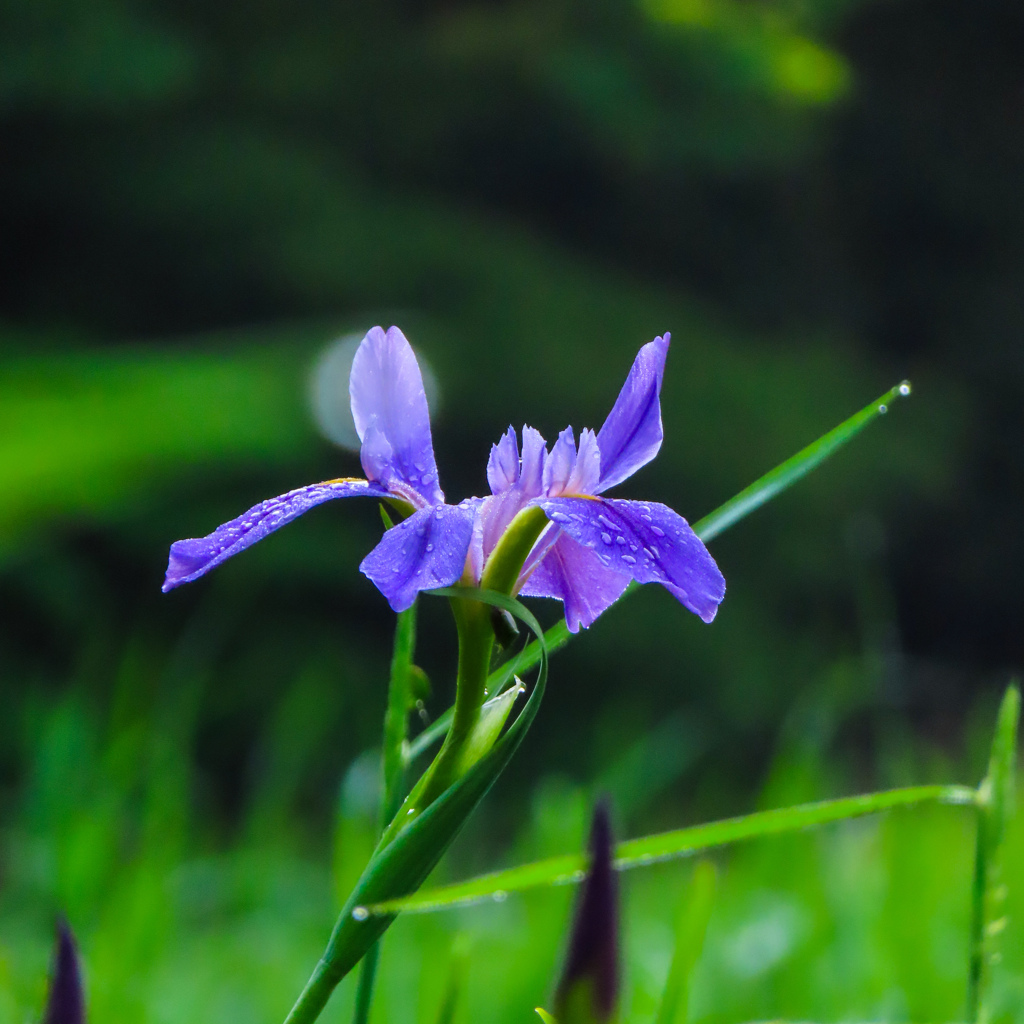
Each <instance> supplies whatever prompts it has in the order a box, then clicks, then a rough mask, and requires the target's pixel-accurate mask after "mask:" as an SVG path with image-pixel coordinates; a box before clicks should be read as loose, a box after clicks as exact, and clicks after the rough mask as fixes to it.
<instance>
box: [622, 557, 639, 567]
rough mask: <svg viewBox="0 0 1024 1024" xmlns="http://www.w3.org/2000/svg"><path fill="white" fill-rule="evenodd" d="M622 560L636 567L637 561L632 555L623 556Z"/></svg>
mask: <svg viewBox="0 0 1024 1024" xmlns="http://www.w3.org/2000/svg"><path fill="white" fill-rule="evenodd" d="M622 560H623V561H624V562H628V563H629V564H630V565H636V559H635V558H634V557H633V556H632V555H623V556H622Z"/></svg>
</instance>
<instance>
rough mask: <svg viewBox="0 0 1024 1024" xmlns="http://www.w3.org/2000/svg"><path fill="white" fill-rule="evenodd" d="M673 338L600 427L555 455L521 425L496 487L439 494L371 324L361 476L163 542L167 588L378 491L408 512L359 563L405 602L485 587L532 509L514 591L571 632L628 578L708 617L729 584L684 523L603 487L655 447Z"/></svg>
mask: <svg viewBox="0 0 1024 1024" xmlns="http://www.w3.org/2000/svg"><path fill="white" fill-rule="evenodd" d="M668 345H669V336H668V335H667V334H666V335H665V336H664V337H663V338H656V339H655V340H654V341H652V342H650V343H649V344H647V345H644V346H643V348H641V349H640V352H639V353H638V355H637V357H636V360H635V361H634V363H633V367H632V369H631V370H630V373H629V376H628V377H627V379H626V383H625V385H624V386H623V388H622V391H621V392H620V394H619V397H618V399H617V400H616V402H615V405H614V407H613V408H612V411H611V412H610V413H609V415H608V418H607V419H606V420H605V422H604V425H603V426H602V427H601V430H600V431H599V432H598V433H597V434H596V435H595V434H594V432H593V431H591V430H584V431H583V432H582V435H581V437H580V444H579V449H578V450H577V447H576V444H575V442H574V439H573V434H572V430H571V428H566V429H565V430H564V431H562V433H561V434H560V435H559V438H558V440H557V441H556V442H555V444H554V446H553V447H552V450H551V451H550V453H549V452H548V451H547V448H546V445H545V442H544V439H543V438H542V437H541V435H540V434H539V433H538V432H537V431H536V430H534V429H533V428H531V427H524V428H523V450H522V454H521V455H520V452H519V447H518V444H517V442H516V436H515V432H514V431H513V430H512V429H511V428H509V431H508V433H506V435H505V436H504V437H503V438H502V439H501V441H499V443H498V444H497V445H495V446H494V447H493V448H492V450H491V456H490V459H489V461H488V464H487V479H488V482H489V484H490V487H491V492H492V493H491V496H490V497H488V498H484V499H479V498H470V499H467V500H466V501H464V502H462V503H461V504H460V505H456V506H452V505H446V504H444V495H443V494H442V493H441V490H440V489H439V487H438V484H437V468H436V463H435V460H434V452H433V445H432V442H431V437H430V421H429V414H428V411H427V402H426V397H425V395H424V392H423V382H422V378H421V376H420V371H419V367H418V365H417V363H416V357H415V355H414V354H413V352H412V348H411V347H410V346H409V343H408V341H406V339H405V337H404V335H403V334H402V332H401V331H400V330H398V328H397V327H392V328H390V329H389V330H388V331H387V333H385V332H384V331H383V330H382V329H381V328H379V327H375V328H373V329H372V330H371V331H370V332H369V333H368V334H367V335H366V337H365V338H364V339H363V342H362V344H361V345H360V346H359V349H358V350H357V352H356V356H355V359H354V361H353V364H352V375H351V378H350V382H349V392H350V395H351V398H352V414H353V417H354V419H355V424H356V430H357V432H358V434H359V438H360V440H361V442H362V448H361V450H360V459H361V462H362V465H363V470H364V471H365V473H366V479H365V480H360V479H353V478H344V479H338V480H328V481H326V482H324V483H318V484H311V485H309V486H308V487H302V488H299V489H298V490H295V491H289V492H288V493H287V494H283V495H281V496H280V497H277V498H271V499H269V500H267V501H264V502H262V503H260V504H259V505H256V506H255V507H253V508H251V509H250V510H249V511H248V512H246V513H245V514H244V515H242V516H239V517H238V518H237V519H233V520H232V521H231V522H229V523H225V524H224V525H223V526H221V527H219V528H218V529H217V530H215V531H214V532H213V533H211V534H210V535H209V536H207V537H203V538H200V539H196V540H182V541H178V542H177V543H176V544H174V545H172V547H171V554H170V560H169V564H168V568H167V577H166V579H165V581H164V590H170V589H172V588H173V587H176V586H179V585H180V584H182V583H188V582H191V581H192V580H194V579H197V578H198V577H199V576H202V575H203V574H205V573H206V572H208V571H209V570H210V569H212V568H214V567H215V566H217V565H220V563H221V562H224V561H226V560H227V559H228V558H230V557H232V556H233V555H236V554H238V552H240V551H243V550H244V549H245V548H247V547H249V546H250V545H252V544H254V543H255V542H256V541H258V540H262V539H263V538H264V537H265V536H267V535H268V534H269V533H271V532H273V531H274V530H276V529H278V528H279V527H281V526H284V525H285V524H286V523H289V522H291V521H292V520H293V519H295V518H296V517H297V516H299V515H301V514H302V513H303V512H305V511H307V510H308V509H310V508H312V507H314V506H315V505H319V504H321V503H322V502H325V501H330V500H332V499H334V498H347V497H355V496H360V495H362V496H372V497H378V498H385V497H386V498H390V499H392V500H396V501H398V502H402V503H404V505H405V507H407V508H409V509H411V510H412V514H411V515H410V516H409V518H407V519H406V520H404V521H403V522H401V523H399V524H397V525H396V526H394V527H392V528H391V529H390V530H388V531H387V532H386V533H385V534H384V537H383V538H382V539H381V541H380V543H379V544H378V545H377V546H376V547H375V548H374V549H373V551H371V552H370V553H369V555H367V556H366V558H365V559H363V562H362V564H361V565H360V569H361V570H362V572H363V573H364V574H365V575H366V576H367V577H368V578H369V579H370V580H371V581H372V582H373V583H374V584H375V585H376V586H377V588H378V589H379V590H380V591H381V593H383V594H384V596H385V597H386V598H387V599H388V601H389V603H390V604H391V607H392V608H393V609H394V610H395V611H404V610H405V609H406V608H408V607H409V606H410V605H411V604H412V603H413V601H414V600H415V598H416V595H417V593H419V591H421V590H432V589H435V588H440V587H446V586H450V585H452V584H453V583H456V582H457V581H459V580H464V579H465V578H467V576H468V578H470V579H473V580H475V581H476V582H478V583H479V581H480V579H481V577H482V574H483V572H484V570H485V568H486V565H487V559H488V556H489V555H490V554H491V553H492V552H493V551H494V548H495V546H496V545H497V543H498V541H499V539H500V538H501V537H502V535H503V534H504V533H505V531H506V529H507V528H508V526H509V524H510V523H511V522H512V521H513V519H515V517H516V515H517V514H518V513H520V512H523V511H524V510H528V509H531V508H537V509H539V510H541V511H542V512H543V514H544V515H545V516H546V517H547V518H548V520H549V521H550V522H549V525H548V527H547V528H546V529H545V530H544V531H543V532H542V534H541V535H540V537H539V539H538V540H537V543H536V544H535V545H534V546H533V548H532V550H531V551H530V553H529V555H528V556H527V558H526V561H525V564H524V566H523V569H522V572H521V573H520V575H519V578H518V580H516V582H515V585H514V586H513V588H512V590H513V593H522V594H524V595H526V596H530V597H552V598H556V599H558V600H560V601H562V602H563V604H564V606H565V619H566V624H567V625H568V627H569V629H570V630H571V631H572V632H576V631H578V629H579V627H580V626H581V625H582V626H589V625H590V624H591V623H592V622H593V621H594V620H595V619H596V618H597V616H598V615H600V614H601V612H603V611H604V610H605V609H606V608H607V607H608V606H609V605H611V604H612V603H613V602H614V601H615V600H617V599H618V597H619V596H620V595H621V594H622V592H623V590H625V588H626V586H627V585H628V584H629V582H630V580H631V579H635V580H637V581H638V582H640V583H648V582H657V583H660V584H662V585H663V586H664V587H665V588H666V589H667V590H668V591H669V592H670V593H672V594H673V595H674V596H675V597H676V598H678V599H679V600H680V601H681V602H682V603H683V604H684V605H685V606H686V607H687V608H689V609H690V610H691V611H692V612H694V613H695V614H697V615H699V616H700V617H701V618H702V619H704V621H705V622H710V621H711V619H713V618H714V616H715V612H716V611H717V608H718V604H719V603H720V602H721V600H722V598H723V596H724V594H725V581H724V579H723V578H722V574H721V573H720V572H719V571H718V567H717V566H716V565H715V562H714V560H713V559H712V557H711V555H710V554H709V553H708V551H707V549H706V548H705V547H704V544H703V543H702V542H701V541H700V539H699V538H698V537H697V536H696V534H695V533H694V532H693V531H692V530H691V529H690V527H689V526H688V525H687V523H686V521H685V520H684V519H683V518H682V517H681V516H679V515H677V514H676V513H675V512H673V511H672V510H671V509H670V508H667V507H666V506H665V505H660V504H657V503H654V502H636V501H624V500H621V499H614V498H603V497H600V495H601V494H603V492H604V491H606V490H608V489H609V488H611V487H614V486H615V485H616V484H619V483H621V482H622V481H623V480H625V479H626V478H627V477H629V476H631V475H632V474H633V473H634V472H636V470H637V469H639V468H640V467H641V466H643V465H645V464H646V463H648V462H649V461H650V460H651V459H653V458H654V456H655V455H656V454H657V452H658V449H659V448H660V447H661V441H662V436H663V434H662V425H661V407H660V402H659V396H660V392H661V381H662V376H663V374H664V368H665V357H666V355H667V352H668Z"/></svg>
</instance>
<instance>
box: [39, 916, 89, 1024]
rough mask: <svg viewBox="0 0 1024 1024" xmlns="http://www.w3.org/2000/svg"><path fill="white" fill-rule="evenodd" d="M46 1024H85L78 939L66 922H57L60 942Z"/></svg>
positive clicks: (54, 965) (56, 949) (47, 1005)
mask: <svg viewBox="0 0 1024 1024" xmlns="http://www.w3.org/2000/svg"><path fill="white" fill-rule="evenodd" d="M43 1024H85V996H84V994H83V992H82V972H81V969H80V967H79V963H78V950H77V949H76V948H75V937H74V936H73V935H72V934H71V929H70V928H69V927H68V924H67V922H66V921H65V920H64V919H63V918H61V920H60V921H58V922H57V942H56V947H55V949H54V957H53V977H52V978H51V980H50V997H49V999H48V1000H47V1003H46V1013H45V1015H44V1016H43Z"/></svg>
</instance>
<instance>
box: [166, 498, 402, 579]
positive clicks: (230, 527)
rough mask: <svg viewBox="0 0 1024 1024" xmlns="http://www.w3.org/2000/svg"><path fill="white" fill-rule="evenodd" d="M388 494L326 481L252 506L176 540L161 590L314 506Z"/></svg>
mask: <svg viewBox="0 0 1024 1024" xmlns="http://www.w3.org/2000/svg"><path fill="white" fill-rule="evenodd" d="M386 494H387V491H386V490H385V489H384V488H383V487H381V486H380V485H378V484H371V483H369V482H368V481H366V480H327V481H326V482H324V483H321V484H309V485H308V486H307V487H300V488H298V490H295V491H289V492H288V493H287V494H281V495H279V496H278V497H276V498H268V499H267V500H266V501H261V502H260V503H259V504H258V505H254V506H253V507H252V508H251V509H249V511H248V512H245V513H244V514H242V515H240V516H239V517H238V518H237V519H232V520H231V522H229V523H225V524H224V525H223V526H218V527H217V529H216V530H214V531H213V533H211V534H208V535H207V536H205V537H198V538H194V539H190V540H179V541H177V542H176V543H174V544H172V545H171V554H170V558H169V559H168V562H167V575H166V577H165V578H164V585H163V590H164V593H166V592H167V591H168V590H172V589H173V588H174V587H178V586H181V584H182V583H191V582H192V581H193V580H194V579H198V578H199V577H200V576H202V575H204V574H205V573H208V572H209V571H210V570H211V569H213V568H214V567H215V566H218V565H220V564H221V562H226V561H227V560H228V559H229V558H231V557H232V556H233V555H237V554H238V552H239V551H244V550H245V549H246V548H247V547H251V546H252V545H253V544H255V543H256V542H257V541H259V540H263V538H264V537H266V536H267V534H268V533H273V532H274V530H278V529H280V528H281V527H282V526H284V525H285V524H286V523H290V522H291V521H292V520H293V519H296V518H298V516H301V515H302V513H303V512H307V511H308V510H309V509H311V508H313V506H314V505H320V504H322V503H323V502H325V501H333V500H334V499H335V498H352V497H357V496H361V495H369V496H371V497H372V496H378V497H382V496H384V495H386Z"/></svg>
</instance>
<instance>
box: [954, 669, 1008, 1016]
mask: <svg viewBox="0 0 1024 1024" xmlns="http://www.w3.org/2000/svg"><path fill="white" fill-rule="evenodd" d="M1019 721H1020V690H1019V689H1018V687H1017V686H1016V684H1011V685H1010V686H1009V687H1008V688H1007V690H1006V694H1005V696H1004V697H1003V701H1002V704H1001V705H1000V706H999V715H998V717H997V719H996V730H995V736H994V737H993V739H992V753H991V755H990V757H989V764H988V774H987V775H986V776H985V778H984V779H983V780H982V783H981V785H980V786H979V787H978V807H979V811H980V813H979V814H978V838H977V849H976V853H975V859H974V884H973V887H972V890H971V940H970V954H969V955H970V959H969V962H968V968H967V1018H966V1019H967V1020H968V1021H969V1022H970V1024H973V1022H974V1021H977V1020H979V1019H984V1018H985V1017H986V1014H985V987H986V982H987V980H988V979H987V975H988V970H987V968H988V964H989V963H990V962H991V960H992V958H993V956H994V954H995V950H994V948H993V945H994V940H995V938H996V936H997V935H998V934H999V932H1000V931H1001V930H1002V929H1001V921H1002V920H1003V919H1002V910H1003V905H1004V903H1005V902H1006V897H1007V893H1006V887H1005V886H1003V885H1001V884H1000V877H1001V874H1002V864H1001V862H1000V856H999V854H1000V852H1001V850H1000V848H1001V846H1002V842H1003V837H1004V836H1005V834H1006V826H1007V824H1008V823H1009V820H1010V817H1011V816H1012V814H1013V804H1014V793H1013V788H1014V777H1015V775H1016V765H1017V726H1018V722H1019Z"/></svg>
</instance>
